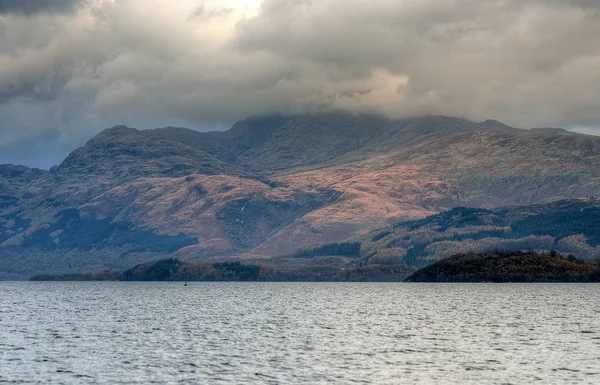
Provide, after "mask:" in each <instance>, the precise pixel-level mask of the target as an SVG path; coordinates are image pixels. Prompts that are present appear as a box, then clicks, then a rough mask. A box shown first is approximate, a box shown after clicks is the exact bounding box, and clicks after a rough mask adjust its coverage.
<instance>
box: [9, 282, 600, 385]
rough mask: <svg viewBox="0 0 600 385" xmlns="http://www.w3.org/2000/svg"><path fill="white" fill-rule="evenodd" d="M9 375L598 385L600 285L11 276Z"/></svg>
mask: <svg viewBox="0 0 600 385" xmlns="http://www.w3.org/2000/svg"><path fill="white" fill-rule="evenodd" d="M0 383H18V384H25V383H36V384H37V383H44V384H78V383H82V384H88V383H89V384H136V383H139V384H150V383H159V384H164V383H172V384H178V383H181V384H194V383H199V384H204V383H206V384H220V383H223V384H229V383H233V384H271V383H272V384H318V383H339V384H353V383H356V384H407V383H416V384H530V383H540V384H598V383H600V285H598V284H401V283H397V284H395V283H225V282H219V283H216V282H215V283H207V282H202V283H199V282H198V283H197V282H193V283H190V285H189V286H188V287H183V285H182V283H178V282H169V283H164V282H162V283H150V282H131V283H129V282H0Z"/></svg>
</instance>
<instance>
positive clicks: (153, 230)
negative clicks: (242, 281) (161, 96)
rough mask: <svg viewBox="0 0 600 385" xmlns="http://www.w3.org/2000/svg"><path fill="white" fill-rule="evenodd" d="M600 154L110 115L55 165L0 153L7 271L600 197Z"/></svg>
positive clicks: (215, 255)
mask: <svg viewBox="0 0 600 385" xmlns="http://www.w3.org/2000/svg"><path fill="white" fill-rule="evenodd" d="M599 154H600V137H595V136H587V135H582V134H573V133H569V134H565V133H539V132H531V131H527V130H519V129H515V128H512V127H509V126H507V125H504V124H502V123H500V122H497V121H493V120H488V121H486V122H482V123H476V122H471V121H468V120H465V119H459V118H453V117H445V116H426V117H417V118H408V119H388V118H385V117H381V116H375V115H351V114H346V113H341V112H338V113H327V114H317V115H289V116H267V117H253V118H248V119H246V120H244V121H241V122H238V123H236V124H235V125H233V127H232V128H231V129H230V130H228V131H224V132H210V133H200V132H196V131H193V130H189V129H185V128H175V127H166V128H160V129H156V130H136V129H134V128H129V127H124V126H116V127H113V128H110V129H107V130H104V131H102V132H100V133H99V134H98V135H96V136H95V137H93V138H91V139H90V140H89V141H88V142H87V143H86V144H85V145H84V146H82V147H80V148H78V149H76V150H75V151H74V152H73V153H72V154H70V155H69V156H68V157H67V158H66V159H65V160H64V162H62V164H60V165H58V166H55V167H52V168H51V169H50V170H49V171H43V170H37V169H29V168H27V167H24V166H14V165H3V166H0V277H12V278H19V277H21V278H26V277H29V276H30V275H33V274H37V273H56V272H61V273H79V272H85V271H94V270H101V269H105V268H108V269H115V268H116V269H124V268H129V267H131V266H133V265H136V264H139V263H144V262H148V261H151V260H155V259H157V258H166V257H177V258H180V259H182V260H184V261H191V260H207V259H225V260H226V259H239V258H249V259H254V260H256V259H261V258H262V259H268V258H271V257H275V256H281V255H288V254H293V253H294V252H295V251H297V250H298V249H300V248H302V247H306V246H309V245H313V244H323V243H332V242H342V241H345V240H347V239H351V238H356V237H359V236H362V235H364V234H366V233H368V232H369V231H371V230H374V229H377V228H381V227H384V226H388V225H390V224H393V223H398V222H402V221H406V220H408V219H420V218H424V217H427V216H429V215H432V214H437V213H439V212H444V211H447V210H451V209H454V208H456V207H461V206H469V207H483V208H486V209H494V208H496V207H501V206H507V205H532V204H545V203H549V202H553V201H558V200H563V199H575V198H584V197H588V196H592V195H594V196H595V195H597V194H598V193H599V192H600V155H599ZM536 236H537V235H536ZM586 242H587V241H586ZM580 243H581V242H579V244H580ZM421 245H422V244H421ZM438 246H439V247H442V246H440V245H438ZM588 246H590V245H589V244H588ZM412 247H413V246H412V245H406V246H402V245H401V244H400V243H399V246H398V247H397V248H400V249H402V248H405V249H406V250H409V249H411V248H412ZM419 247H425V246H419ZM436 247H437V246H436ZM444 247H445V246H444ZM590 247H591V246H590ZM594 247H595V246H594ZM413 249H414V248H413ZM373 250H375V249H373ZM407 253H408V254H409V255H413V256H414V258H415V261H418V262H415V263H414V264H415V265H418V263H422V262H423V263H424V262H425V261H427V260H428V258H429V257H428V255H445V253H444V252H435V253H431V252H429V251H423V252H422V253H420V252H417V249H414V250H413V251H407ZM410 258H411V257H409V258H408V260H409V261H410V260H411V259H410Z"/></svg>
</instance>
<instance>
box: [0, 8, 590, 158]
mask: <svg viewBox="0 0 600 385" xmlns="http://www.w3.org/2000/svg"><path fill="white" fill-rule="evenodd" d="M598 36H600V3H598V2H597V1H593V0H571V1H569V0H564V1H561V0H550V1H544V0H493V1H476V0H399V1H388V0H369V1H367V0H354V1H342V0H318V1H317V0H314V1H313V0H263V1H262V2H259V1H258V0H248V1H233V0H231V1H227V0H222V1H217V0H208V1H199V0H180V1H176V2H174V1H166V0H89V1H83V2H82V1H57V0H54V1H2V0H0V162H7V161H11V156H10V155H7V154H9V152H8V151H7V150H6V149H14V148H17V147H25V148H26V147H27V144H28V143H46V144H47V145H48V146H47V147H48V148H49V149H50V150H49V151H50V152H51V154H50V155H48V154H44V155H43V160H41V159H42V158H41V157H40V158H39V159H40V160H35V159H33V158H32V159H33V160H32V163H34V164H36V165H42V166H44V165H46V163H49V162H57V161H59V160H60V158H62V157H64V156H65V155H66V153H65V152H66V151H67V150H66V149H68V148H70V147H69V146H71V147H73V146H75V145H78V144H80V143H81V142H83V141H84V140H85V138H87V137H89V135H92V134H93V133H94V132H97V131H98V130H100V129H102V128H104V127H107V126H111V125H115V124H127V125H130V126H135V127H139V128H153V127H159V126H164V125H169V124H170V125H182V126H188V127H192V128H196V129H202V130H208V129H215V128H223V127H226V126H227V125H228V124H231V123H232V122H234V121H235V120H238V119H243V118H245V117H247V116H249V115H260V114H270V113H315V112H319V111H327V110H330V109H344V110H349V111H355V112H376V113H382V114H386V115H388V116H391V117H405V116H415V115H424V114H445V115H453V116H461V117H466V118H470V119H473V120H483V119H487V118H494V119H498V120H501V121H503V122H505V123H507V124H511V125H515V126H520V127H534V126H535V127H538V126H563V127H583V128H585V129H586V130H588V131H589V130H593V127H595V126H598V125H599V122H600V109H598V107H597V106H598V105H600V93H598V92H597V90H598V89H600V71H599V70H598V69H599V68H600V39H598V38H597V37H598ZM590 127H591V128H590ZM34 147H35V146H34V145H32V146H31V148H34ZM3 149H4V150H3ZM52 151H54V152H52ZM36 153H38V152H37V151H36ZM21 154H22V152H21ZM13 159H14V158H13ZM36 159H37V158H36ZM49 159H51V160H49Z"/></svg>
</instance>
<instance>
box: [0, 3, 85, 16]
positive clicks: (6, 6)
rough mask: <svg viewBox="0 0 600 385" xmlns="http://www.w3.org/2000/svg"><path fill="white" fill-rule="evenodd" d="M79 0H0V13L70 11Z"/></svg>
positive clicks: (28, 13)
mask: <svg viewBox="0 0 600 385" xmlns="http://www.w3.org/2000/svg"><path fill="white" fill-rule="evenodd" d="M80 3H81V0H0V14H2V13H5V14H6V13H15V14H22V15H32V14H36V13H39V12H70V11H73V10H74V9H75V7H76V6H77V5H79V4H80Z"/></svg>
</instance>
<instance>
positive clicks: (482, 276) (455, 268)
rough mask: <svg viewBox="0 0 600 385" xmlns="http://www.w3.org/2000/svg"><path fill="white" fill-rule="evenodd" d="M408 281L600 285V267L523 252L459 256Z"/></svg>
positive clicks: (443, 261)
mask: <svg viewBox="0 0 600 385" xmlns="http://www.w3.org/2000/svg"><path fill="white" fill-rule="evenodd" d="M406 281H407V282H600V263H599V261H598V260H596V261H593V262H588V263H585V262H583V261H576V260H574V258H573V259H571V260H570V261H569V260H564V259H563V258H562V257H561V256H558V255H554V256H551V255H546V254H539V253H532V252H520V251H516V252H515V251H512V252H503V251H495V252H488V253H483V254H458V255H455V256H452V257H450V258H446V259H443V260H441V261H438V262H436V263H434V264H432V265H429V266H427V267H424V268H422V269H420V270H418V271H417V272H415V273H414V274H412V275H411V276H410V277H408V278H407V279H406Z"/></svg>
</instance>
